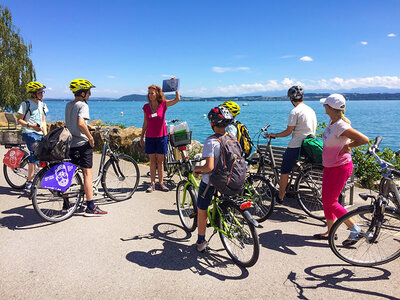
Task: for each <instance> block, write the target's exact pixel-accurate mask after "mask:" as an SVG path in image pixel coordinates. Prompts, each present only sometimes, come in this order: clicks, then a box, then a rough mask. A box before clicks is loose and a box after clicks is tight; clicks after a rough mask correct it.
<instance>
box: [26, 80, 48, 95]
mask: <svg viewBox="0 0 400 300" xmlns="http://www.w3.org/2000/svg"><path fill="white" fill-rule="evenodd" d="M45 88H46V87H45V86H44V85H43V84H41V83H40V82H37V81H31V82H29V83H28V84H27V85H26V91H27V92H28V93H34V92H37V91H40V90H43V89H45Z"/></svg>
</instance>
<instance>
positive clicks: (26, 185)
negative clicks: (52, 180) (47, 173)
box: [25, 181, 32, 194]
mask: <svg viewBox="0 0 400 300" xmlns="http://www.w3.org/2000/svg"><path fill="white" fill-rule="evenodd" d="M31 189H32V181H27V182H26V183H25V192H27V193H28V194H30V193H31Z"/></svg>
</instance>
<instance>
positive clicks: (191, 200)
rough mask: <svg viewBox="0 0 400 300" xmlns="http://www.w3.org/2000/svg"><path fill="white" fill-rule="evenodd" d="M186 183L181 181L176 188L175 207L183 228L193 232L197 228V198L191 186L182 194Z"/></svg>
mask: <svg viewBox="0 0 400 300" xmlns="http://www.w3.org/2000/svg"><path fill="white" fill-rule="evenodd" d="M187 182H188V181H186V180H182V181H181V182H179V183H178V185H177V186H176V206H177V208H178V213H179V219H180V220H181V223H182V225H183V228H185V230H186V231H188V232H193V231H194V230H195V229H196V227H197V198H196V194H195V192H194V190H193V186H192V185H188V186H187V189H186V194H185V193H184V191H185V185H186V183H187ZM184 195H185V197H184Z"/></svg>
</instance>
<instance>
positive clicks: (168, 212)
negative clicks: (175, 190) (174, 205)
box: [158, 209, 178, 216]
mask: <svg viewBox="0 0 400 300" xmlns="http://www.w3.org/2000/svg"><path fill="white" fill-rule="evenodd" d="M158 212H159V213H160V214H163V215H167V216H177V215H178V210H176V209H159V210H158Z"/></svg>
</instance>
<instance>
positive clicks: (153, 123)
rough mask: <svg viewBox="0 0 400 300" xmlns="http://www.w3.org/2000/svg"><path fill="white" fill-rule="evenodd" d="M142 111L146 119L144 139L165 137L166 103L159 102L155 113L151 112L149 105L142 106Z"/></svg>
mask: <svg viewBox="0 0 400 300" xmlns="http://www.w3.org/2000/svg"><path fill="white" fill-rule="evenodd" d="M143 111H144V113H145V114H146V119H147V130H146V137H150V138H157V137H163V136H166V135H167V126H166V125H165V113H166V111H167V101H163V102H161V103H160V105H158V109H157V111H156V112H155V113H153V112H152V111H151V108H150V104H149V103H147V104H145V105H143Z"/></svg>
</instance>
